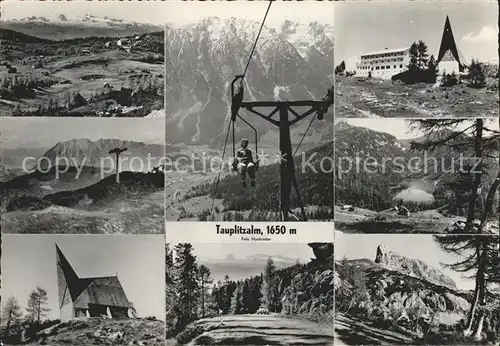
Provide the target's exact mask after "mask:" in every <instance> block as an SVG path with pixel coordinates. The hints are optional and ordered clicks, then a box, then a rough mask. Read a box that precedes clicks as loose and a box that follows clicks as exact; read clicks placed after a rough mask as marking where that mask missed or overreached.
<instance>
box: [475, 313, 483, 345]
mask: <svg viewBox="0 0 500 346" xmlns="http://www.w3.org/2000/svg"><path fill="white" fill-rule="evenodd" d="M483 326H484V311H483V312H482V313H481V318H480V319H479V322H478V324H477V328H476V332H475V333H474V340H476V341H481V340H482V339H483Z"/></svg>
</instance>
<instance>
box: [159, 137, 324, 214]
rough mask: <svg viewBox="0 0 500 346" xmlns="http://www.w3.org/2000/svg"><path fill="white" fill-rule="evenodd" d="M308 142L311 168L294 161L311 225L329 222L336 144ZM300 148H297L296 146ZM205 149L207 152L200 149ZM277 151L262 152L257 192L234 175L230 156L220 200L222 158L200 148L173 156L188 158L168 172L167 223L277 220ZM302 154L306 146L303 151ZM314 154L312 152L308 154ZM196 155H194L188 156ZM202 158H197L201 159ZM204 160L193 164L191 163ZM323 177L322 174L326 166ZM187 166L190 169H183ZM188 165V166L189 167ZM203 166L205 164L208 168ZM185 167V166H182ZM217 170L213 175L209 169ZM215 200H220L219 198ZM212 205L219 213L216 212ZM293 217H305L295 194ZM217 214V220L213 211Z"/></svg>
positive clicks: (306, 153)
mask: <svg viewBox="0 0 500 346" xmlns="http://www.w3.org/2000/svg"><path fill="white" fill-rule="evenodd" d="M308 137H309V138H307V137H306V139H305V140H304V142H303V144H302V145H303V148H304V149H303V150H304V157H305V158H306V160H307V159H309V158H311V160H310V161H309V162H310V163H311V167H314V169H316V170H317V172H318V173H315V172H314V171H313V169H312V168H309V167H308V166H307V165H304V167H305V168H304V171H303V172H302V171H301V170H302V169H301V162H302V156H301V155H300V154H298V155H297V156H296V157H295V164H296V174H297V178H298V182H299V186H301V194H302V196H301V197H302V199H303V201H304V207H305V210H306V214H307V216H308V219H310V220H311V221H319V220H328V219H330V220H331V219H332V218H333V214H332V211H333V209H332V207H331V205H332V203H331V201H332V191H331V190H328V189H325V188H324V186H331V183H332V176H331V167H330V166H328V165H329V164H331V161H332V160H331V159H330V158H331V152H332V150H333V148H332V142H326V143H325V144H323V145H320V146H318V147H315V144H314V142H315V136H314V135H312V136H308ZM295 145H296V144H295ZM201 148H203V149H206V148H205V147H201ZM275 148H276V147H274V148H272V147H267V146H265V147H260V146H259V152H260V154H259V158H260V159H261V161H260V163H261V165H260V168H259V170H258V171H257V173H256V186H255V187H250V186H249V187H248V188H246V189H245V188H243V187H242V186H241V182H240V177H239V175H238V174H236V173H235V172H231V171H230V167H231V162H232V154H231V153H230V152H226V156H225V158H224V168H223V170H222V171H221V174H220V180H219V184H218V186H217V194H216V195H215V196H214V192H215V185H216V180H217V175H218V172H219V169H220V162H221V161H220V158H221V154H222V153H219V154H218V155H217V153H218V151H217V150H215V149H211V150H210V154H206V152H205V151H204V153H205V154H204V155H201V154H200V147H197V146H187V147H186V148H185V149H184V150H182V151H179V152H177V153H173V152H169V156H170V157H174V158H176V157H177V158H178V157H183V158H184V159H186V160H180V159H179V160H178V161H177V162H178V163H179V165H178V166H177V169H175V167H173V166H175V164H174V165H173V166H169V167H167V170H168V171H167V174H166V179H167V180H166V181H167V182H166V185H167V187H166V217H167V220H178V221H182V220H186V221H188V220H190V221H210V220H225V219H227V218H229V219H235V220H236V219H241V220H251V221H257V220H277V218H278V215H277V213H276V198H277V197H278V195H279V189H278V184H279V179H280V177H279V154H278V152H277V150H276V149H275ZM301 148H302V146H301ZM308 148H309V149H308ZM188 153H191V154H188ZM196 153H198V154H196ZM191 155H194V157H197V158H202V160H196V161H190V160H191V159H190V160H189V161H188V160H187V159H188V158H192V157H193V156H191ZM322 160H323V161H326V162H325V163H323V165H324V166H323V167H324V171H322V170H321V169H320V164H321V162H322ZM184 162H186V163H184ZM187 162H189V163H187ZM203 162H204V163H203ZM181 163H182V164H181ZM211 166H212V167H213V170H212V169H210V167H211ZM214 197H215V198H214ZM212 202H213V203H214V207H213V209H212ZM292 202H293V205H292V211H293V213H294V214H295V215H300V208H299V207H298V205H297V200H296V197H295V194H294V193H292ZM211 209H212V214H210V210H211Z"/></svg>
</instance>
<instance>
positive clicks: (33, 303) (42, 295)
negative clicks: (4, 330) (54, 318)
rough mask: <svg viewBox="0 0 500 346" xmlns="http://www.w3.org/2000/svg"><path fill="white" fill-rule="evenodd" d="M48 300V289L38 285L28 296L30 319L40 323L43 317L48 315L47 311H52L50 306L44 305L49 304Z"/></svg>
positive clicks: (27, 309)
mask: <svg viewBox="0 0 500 346" xmlns="http://www.w3.org/2000/svg"><path fill="white" fill-rule="evenodd" d="M47 302H48V297H47V291H46V290H44V289H43V288H41V287H37V288H36V289H35V290H33V291H31V293H30V296H29V298H28V307H27V308H26V311H27V312H28V317H29V319H30V321H33V322H37V323H40V321H41V319H42V318H44V317H46V316H47V313H48V312H49V311H50V309H49V308H45V307H44V306H45V305H47Z"/></svg>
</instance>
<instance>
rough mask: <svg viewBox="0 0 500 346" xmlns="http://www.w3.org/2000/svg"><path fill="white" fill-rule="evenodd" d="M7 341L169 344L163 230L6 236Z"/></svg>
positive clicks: (3, 334) (4, 294)
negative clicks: (116, 234) (120, 233)
mask: <svg viewBox="0 0 500 346" xmlns="http://www.w3.org/2000/svg"><path fill="white" fill-rule="evenodd" d="M2 246H3V248H2V250H3V251H2V288H1V294H2V326H1V330H0V333H1V339H2V344H3V345H51V346H62V345H82V346H87V345H155V346H163V345H164V344H165V320H164V316H165V315H164V309H165V285H164V280H165V267H164V237H163V236H162V235H140V236H135V235H131V236H113V235H111V236H103V235H97V236H96V235H71V236H65V235H3V236H2Z"/></svg>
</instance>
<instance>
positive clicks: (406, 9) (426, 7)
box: [335, 1, 498, 69]
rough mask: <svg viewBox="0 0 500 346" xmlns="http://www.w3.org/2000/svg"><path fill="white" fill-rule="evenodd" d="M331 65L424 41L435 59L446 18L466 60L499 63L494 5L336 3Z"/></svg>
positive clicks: (484, 3) (470, 3) (348, 63)
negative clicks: (333, 51) (373, 52)
mask: <svg viewBox="0 0 500 346" xmlns="http://www.w3.org/2000/svg"><path fill="white" fill-rule="evenodd" d="M335 5H336V7H335V34H336V37H335V61H336V64H338V63H340V61H342V60H345V61H346V64H347V65H348V66H347V68H348V69H354V68H355V67H356V66H355V62H356V60H357V58H358V57H359V56H360V55H361V54H363V53H367V52H370V51H376V50H381V49H384V48H389V49H390V48H401V47H409V46H410V45H411V44H412V43H413V42H415V41H418V40H423V41H424V42H426V44H427V46H428V47H429V54H434V56H437V54H438V51H439V44H440V43H441V36H442V33H443V29H444V23H445V20H446V16H447V15H448V16H449V18H450V22H451V27H452V30H453V34H454V36H455V41H456V42H457V46H458V48H459V50H460V51H461V52H462V54H463V56H464V58H465V59H466V60H467V61H470V59H471V58H478V59H480V60H481V61H498V51H497V49H498V25H497V22H498V4H497V2H496V1H489V2H468V1H463V2H441V1H439V2H438V1H435V2H432V3H431V2H418V1H412V2H406V3H399V2H391V3H382V2H381V3H376V2H363V3H354V2H342V3H336V4H335Z"/></svg>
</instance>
